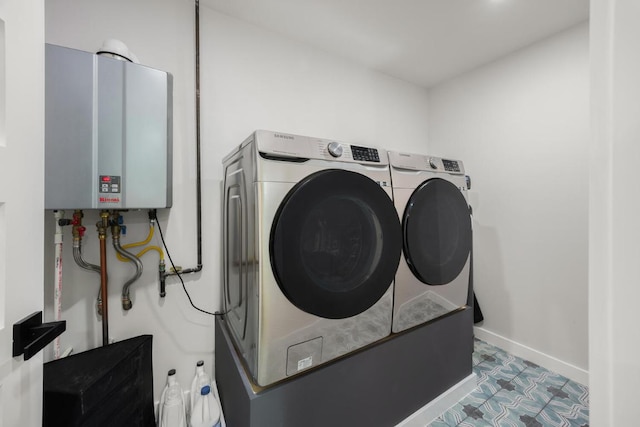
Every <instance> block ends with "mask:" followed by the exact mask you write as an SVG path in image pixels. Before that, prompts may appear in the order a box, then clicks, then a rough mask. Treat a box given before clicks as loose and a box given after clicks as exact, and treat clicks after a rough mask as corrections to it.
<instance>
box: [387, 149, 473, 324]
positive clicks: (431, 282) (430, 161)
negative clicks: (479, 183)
mask: <svg viewBox="0 0 640 427" xmlns="http://www.w3.org/2000/svg"><path fill="white" fill-rule="evenodd" d="M389 163H390V167H391V182H392V185H393V198H394V204H395V206H396V209H397V211H398V215H399V216H400V218H401V220H402V236H403V253H404V256H403V257H402V259H401V260H400V265H399V266H398V271H397V273H396V280H395V286H394V287H395V291H394V307H393V332H400V331H403V330H405V329H408V328H411V327H413V326H416V325H419V324H421V323H424V322H427V321H429V320H432V319H435V318H437V317H440V316H442V315H445V314H447V313H449V312H451V311H454V310H457V309H458V308H460V307H463V306H465V305H466V304H467V298H468V293H469V270H470V253H471V214H470V210H469V205H468V203H467V195H466V192H467V187H466V177H465V174H464V167H463V165H462V162H461V161H457V160H447V159H441V158H437V157H432V156H424V155H419V154H406V153H399V152H392V151H389Z"/></svg>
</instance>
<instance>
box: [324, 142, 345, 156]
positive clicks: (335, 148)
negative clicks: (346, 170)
mask: <svg viewBox="0 0 640 427" xmlns="http://www.w3.org/2000/svg"><path fill="white" fill-rule="evenodd" d="M327 150H329V154H331V155H332V156H333V157H340V156H342V145H340V143H338V142H330V143H329V145H328V146H327Z"/></svg>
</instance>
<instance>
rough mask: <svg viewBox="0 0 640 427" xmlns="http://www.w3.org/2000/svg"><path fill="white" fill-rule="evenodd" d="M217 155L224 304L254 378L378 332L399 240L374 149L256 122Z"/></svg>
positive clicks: (282, 373)
mask: <svg viewBox="0 0 640 427" xmlns="http://www.w3.org/2000/svg"><path fill="white" fill-rule="evenodd" d="M223 164H224V172H225V177H224V212H223V242H224V243H223V244H224V251H223V252H224V261H223V264H224V267H223V268H224V286H223V289H224V295H223V298H224V306H225V312H227V314H226V317H227V320H228V324H229V326H230V329H231V333H232V336H233V337H234V340H235V343H236V346H237V349H238V351H239V353H240V354H241V355H242V357H243V358H244V359H245V361H246V364H247V368H248V371H249V372H250V373H251V375H252V376H253V378H254V380H255V381H256V383H257V384H259V385H261V386H266V385H269V384H272V383H274V382H276V381H279V380H282V379H284V378H286V377H288V376H291V375H295V374H297V373H299V372H302V371H305V370H307V369H310V368H312V367H315V366H317V365H320V364H322V363H325V362H327V361H329V360H332V359H335V358H337V357H339V356H342V355H344V354H347V353H349V352H351V351H353V350H355V349H358V348H361V347H363V346H366V345H368V344H371V343H373V342H375V341H378V340H380V339H382V338H384V337H386V336H388V335H389V334H390V333H391V315H392V310H393V306H392V299H393V278H394V275H395V272H396V268H397V266H398V263H399V259H400V254H401V251H402V237H401V234H400V221H399V219H398V215H397V213H396V210H395V207H394V205H393V201H392V198H391V195H392V193H391V184H390V181H391V179H390V174H389V163H388V156H387V153H386V151H383V150H379V149H375V148H369V147H362V146H356V145H349V144H341V143H339V142H336V141H332V140H325V139H319V138H310V137H303V136H297V135H289V134H284V133H275V132H269V131H256V132H255V133H254V134H253V135H251V136H250V137H249V138H248V139H247V140H245V141H244V142H243V143H242V144H241V145H240V146H239V147H238V148H237V149H236V150H235V151H233V152H232V153H231V154H229V155H228V156H227V157H226V158H225V159H224V160H223Z"/></svg>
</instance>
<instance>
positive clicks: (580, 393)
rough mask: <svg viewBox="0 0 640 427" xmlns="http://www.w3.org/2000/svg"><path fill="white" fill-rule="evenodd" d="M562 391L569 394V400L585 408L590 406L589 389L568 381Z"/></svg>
mask: <svg viewBox="0 0 640 427" xmlns="http://www.w3.org/2000/svg"><path fill="white" fill-rule="evenodd" d="M562 391H563V392H565V393H567V395H568V397H569V399H572V400H573V401H575V402H577V403H580V404H582V405H584V406H589V388H588V387H586V386H584V385H582V384H580V383H577V382H575V381H571V380H569V381H567V383H566V384H565V385H564V387H562Z"/></svg>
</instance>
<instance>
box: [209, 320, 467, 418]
mask: <svg viewBox="0 0 640 427" xmlns="http://www.w3.org/2000/svg"><path fill="white" fill-rule="evenodd" d="M215 332H216V337H215V343H216V357H215V375H216V381H217V384H218V389H219V393H220V400H221V403H222V407H223V411H224V417H225V420H226V423H227V426H229V427H280V426H282V427H315V426H323V427H325V426H332V427H340V426H344V427H359V426H367V427H376V426H380V427H391V426H395V425H396V424H398V423H399V422H401V421H402V420H404V419H405V418H407V417H408V416H409V415H411V414H413V413H414V412H415V411H417V410H418V409H420V408H422V407H423V406H425V405H426V404H428V403H429V402H431V401H432V400H433V399H434V398H436V397H438V396H439V395H440V394H441V393H443V392H444V391H446V390H448V389H449V388H450V387H452V386H454V385H455V384H457V383H458V382H459V381H461V380H463V379H464V378H466V377H467V376H469V375H471V367H472V362H471V354H472V352H473V310H471V309H469V308H465V309H463V310H460V311H458V312H455V313H452V314H450V315H448V316H446V317H444V318H441V319H438V320H436V321H434V322H432V323H428V324H425V325H422V326H418V327H416V328H414V329H411V330H409V331H405V332H403V333H400V334H395V335H392V336H391V337H389V338H387V339H385V340H382V341H380V342H378V343H375V344H372V345H370V346H369V347H366V348H365V349H363V350H361V351H357V352H355V353H352V354H351V355H348V356H346V357H344V358H341V359H339V360H336V361H334V362H331V363H328V364H327V365H324V366H321V367H318V368H316V369H313V370H311V371H309V372H307V373H305V374H302V375H300V376H297V377H294V378H291V379H290V380H287V381H284V382H282V383H278V384H276V385H274V386H272V387H269V388H266V389H260V388H259V387H257V386H254V385H253V384H252V381H251V380H250V378H249V377H248V375H247V373H246V372H245V369H244V367H243V365H242V362H241V361H240V359H239V358H238V355H237V353H236V351H235V348H234V347H233V344H232V342H231V337H230V336H229V335H228V332H227V329H226V325H225V322H224V320H223V319H220V318H217V319H216V331H215Z"/></svg>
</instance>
